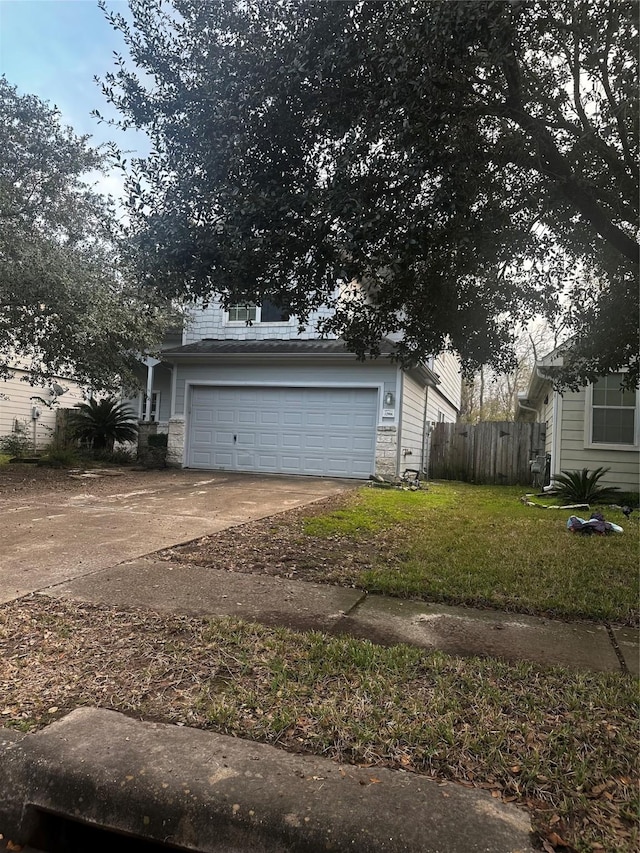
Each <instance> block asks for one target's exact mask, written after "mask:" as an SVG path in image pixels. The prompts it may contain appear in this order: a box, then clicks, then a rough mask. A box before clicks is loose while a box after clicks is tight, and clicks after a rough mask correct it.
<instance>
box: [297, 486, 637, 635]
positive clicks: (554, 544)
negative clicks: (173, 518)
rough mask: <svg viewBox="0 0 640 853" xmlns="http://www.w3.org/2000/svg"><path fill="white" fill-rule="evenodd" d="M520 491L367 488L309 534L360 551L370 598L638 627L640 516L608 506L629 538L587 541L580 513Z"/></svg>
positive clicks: (311, 525) (308, 527)
mask: <svg viewBox="0 0 640 853" xmlns="http://www.w3.org/2000/svg"><path fill="white" fill-rule="evenodd" d="M523 492H524V490H523V489H521V488H518V487H498V486H473V485H468V484H465V483H451V482H449V483H445V482H440V483H433V484H430V486H429V489H428V491H419V492H409V491H399V490H395V489H390V490H379V489H375V488H363V489H360V490H359V491H358V492H356V493H354V496H353V497H352V498H351V500H350V501H349V502H348V504H347V505H346V506H345V507H343V508H341V509H339V510H336V511H334V512H331V513H329V514H327V515H320V516H316V517H312V518H309V519H307V521H306V522H305V533H306V534H307V535H309V536H315V537H321V538H322V537H340V539H342V540H344V541H345V544H347V543H348V544H349V545H350V546H352V547H353V546H355V547H357V543H358V542H359V541H361V542H364V541H367V542H370V541H371V539H372V538H373V539H374V540H378V547H377V549H376V550H377V554H378V556H377V557H376V558H375V559H374V565H373V566H372V567H371V568H368V569H365V570H363V571H362V572H361V573H360V574H359V576H358V577H355V578H351V580H352V582H354V583H355V584H356V585H357V586H361V587H363V588H365V589H367V590H369V591H370V592H381V593H387V594H391V595H400V596H412V597H418V598H425V599H428V600H432V601H444V602H450V603H466V604H476V605H486V606H491V607H497V608H501V609H505V610H516V611H520V612H525V613H541V614H547V615H552V616H559V617H567V618H578V619H580V618H586V619H596V620H610V621H614V622H621V623H626V624H632V625H633V624H637V623H638V595H639V590H638V555H639V549H638V513H637V512H636V513H634V516H635V517H634V516H632V517H631V519H630V520H627V519H626V518H625V517H624V516H623V515H622V513H621V512H620V510H616V509H610V508H609V507H603V508H600V509H601V511H603V513H604V515H605V518H606V519H607V520H609V521H613V522H615V523H617V524H620V525H621V526H622V527H624V533H623V534H620V535H617V534H612V535H609V536H606V537H605V536H589V537H586V536H585V537H583V536H578V535H575V534H571V533H569V532H567V530H566V521H567V518H568V517H569V515H571V514H572V513H574V514H576V515H583V516H584V515H585V514H586V516H587V517H588V516H589V511H588V510H545V509H538V508H533V507H527V506H525V505H524V504H522V503H521V502H520V500H519V498H520V497H521V496H522V494H523Z"/></svg>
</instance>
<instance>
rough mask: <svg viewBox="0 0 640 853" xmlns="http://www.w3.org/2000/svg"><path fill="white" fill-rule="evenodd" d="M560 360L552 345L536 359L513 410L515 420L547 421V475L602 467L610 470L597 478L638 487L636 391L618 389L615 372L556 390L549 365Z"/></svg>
mask: <svg viewBox="0 0 640 853" xmlns="http://www.w3.org/2000/svg"><path fill="white" fill-rule="evenodd" d="M561 365H562V353H561V351H560V350H557V349H556V350H554V351H553V352H551V353H549V354H548V355H547V356H545V357H544V358H543V359H542V360H541V361H540V362H538V363H537V364H536V365H535V369H534V371H533V374H532V376H531V380H530V382H529V388H528V389H527V391H526V392H525V393H523V394H519V395H518V411H517V413H516V420H521V421H538V422H542V423H546V425H547V430H546V448H545V449H546V452H547V453H548V454H550V456H551V472H550V473H551V481H552V482H553V479H554V477H555V476H557V475H558V474H559V473H560V472H561V471H580V470H582V469H583V468H588V469H589V470H594V469H595V468H600V467H604V468H609V469H610V470H609V471H608V472H607V474H606V475H605V476H604V477H603V478H602V480H601V481H600V482H601V483H603V484H605V485H609V486H618V487H619V488H620V489H622V490H623V491H625V492H638V491H640V394H639V393H638V391H634V390H631V391H626V390H624V391H623V390H622V388H621V384H620V383H621V380H622V374H620V373H612V374H610V375H608V376H603V377H602V378H600V379H598V381H597V382H594V383H592V384H589V385H586V386H584V387H582V388H580V389H579V390H578V391H563V392H562V393H561V392H559V391H555V390H554V388H553V381H552V379H551V376H550V373H549V370H550V369H552V368H553V367H557V366H561Z"/></svg>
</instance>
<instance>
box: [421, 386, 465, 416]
mask: <svg viewBox="0 0 640 853" xmlns="http://www.w3.org/2000/svg"><path fill="white" fill-rule="evenodd" d="M457 419H458V409H457V408H455V407H454V406H453V405H452V403H451V402H450V401H449V400H448V399H447V397H445V396H443V394H442V393H441V392H440V386H439V385H438V386H437V387H436V388H429V393H428V395H427V420H428V421H433V423H436V424H437V423H438V421H444V422H445V423H447V424H451V423H455V422H456V420H457Z"/></svg>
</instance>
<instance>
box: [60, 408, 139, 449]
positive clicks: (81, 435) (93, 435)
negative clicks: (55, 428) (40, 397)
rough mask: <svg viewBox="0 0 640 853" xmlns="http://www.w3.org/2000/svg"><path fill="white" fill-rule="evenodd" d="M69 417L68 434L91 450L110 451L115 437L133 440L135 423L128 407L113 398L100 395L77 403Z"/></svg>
mask: <svg viewBox="0 0 640 853" xmlns="http://www.w3.org/2000/svg"><path fill="white" fill-rule="evenodd" d="M75 409H77V411H74V412H73V417H72V419H71V423H70V426H71V431H72V434H73V435H74V436H75V437H76V438H78V439H80V440H81V441H84V442H87V443H88V444H89V445H90V446H91V447H92V448H93V450H98V451H100V450H107V451H109V452H111V451H113V446H114V444H115V443H116V441H122V442H125V441H135V439H136V437H137V435H138V425H137V423H136V418H135V415H134V414H133V412H132V411H131V409H129V408H128V407H127V406H126V405H125V404H124V403H119V402H118V401H117V400H114V399H109V398H104V399H103V400H95V399H94V398H93V397H92V398H91V399H90V400H89V401H88V402H87V403H78V404H77V405H76V407H75Z"/></svg>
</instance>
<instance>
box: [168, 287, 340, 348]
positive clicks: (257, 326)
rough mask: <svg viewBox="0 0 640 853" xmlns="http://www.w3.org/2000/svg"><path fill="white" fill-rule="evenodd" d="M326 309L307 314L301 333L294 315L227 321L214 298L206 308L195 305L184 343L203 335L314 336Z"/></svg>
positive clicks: (327, 313) (223, 337)
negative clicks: (261, 320) (279, 320)
mask: <svg viewBox="0 0 640 853" xmlns="http://www.w3.org/2000/svg"><path fill="white" fill-rule="evenodd" d="M331 313H332V312H331V311H330V309H328V308H325V309H321V310H319V311H315V312H314V313H313V314H311V315H310V317H309V322H308V325H307V327H306V329H305V330H304V331H303V332H300V331H299V328H298V321H297V320H296V319H295V318H292V319H291V320H288V321H286V322H283V323H254V324H253V325H252V326H247V325H246V323H229V322H227V321H226V317H227V315H226V313H225V311H224V309H223V307H222V305H221V302H220V299H219V298H216V299H214V300H213V301H212V302H211V303H210V304H209V305H208V307H207V308H194V309H193V311H192V312H191V315H190V318H189V320H188V322H187V324H186V327H185V331H184V335H183V342H184V343H185V344H191V343H195V342H196V341H200V340H203V339H204V338H212V339H216V340H239V341H244V340H259V341H262V340H271V339H274V340H290V339H291V338H301V339H305V340H306V339H308V338H317V337H318V332H317V330H316V326H317V323H318V320H319V319H320V318H321V317H327V316H330V315H331Z"/></svg>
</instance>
